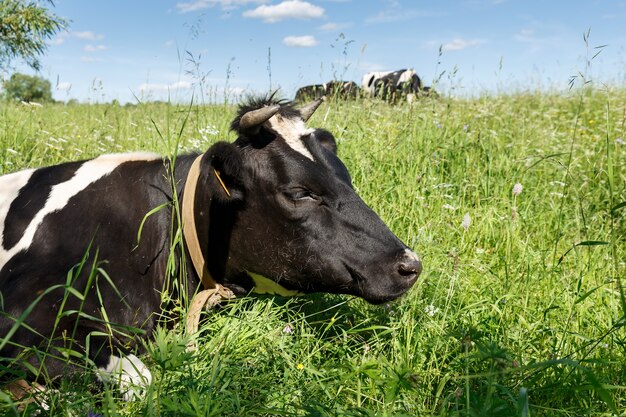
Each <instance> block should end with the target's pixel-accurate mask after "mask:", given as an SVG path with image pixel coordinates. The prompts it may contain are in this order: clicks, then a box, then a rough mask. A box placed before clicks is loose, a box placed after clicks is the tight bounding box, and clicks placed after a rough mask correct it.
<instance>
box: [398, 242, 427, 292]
mask: <svg viewBox="0 0 626 417" xmlns="http://www.w3.org/2000/svg"><path fill="white" fill-rule="evenodd" d="M396 271H397V273H398V275H399V276H400V277H401V278H400V279H399V281H402V280H404V282H405V284H406V285H407V287H411V286H412V285H413V284H415V281H417V278H418V277H419V276H420V274H421V273H422V262H421V261H420V258H419V257H418V256H417V254H415V252H413V251H411V250H409V249H406V250H405V252H404V255H403V256H402V257H401V258H400V259H399V260H398V262H397V264H396Z"/></svg>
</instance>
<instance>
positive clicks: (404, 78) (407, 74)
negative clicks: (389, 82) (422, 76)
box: [396, 69, 416, 86]
mask: <svg viewBox="0 0 626 417" xmlns="http://www.w3.org/2000/svg"><path fill="white" fill-rule="evenodd" d="M414 75H416V74H415V71H413V70H412V69H408V70H406V71H404V72H403V73H402V74H400V77H399V78H398V82H397V84H396V85H398V86H399V85H400V84H402V83H406V82H409V81H411V78H412V77H413V76H414Z"/></svg>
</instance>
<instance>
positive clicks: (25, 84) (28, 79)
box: [2, 73, 52, 103]
mask: <svg viewBox="0 0 626 417" xmlns="http://www.w3.org/2000/svg"><path fill="white" fill-rule="evenodd" d="M2 87H3V89H4V96H5V97H6V98H8V99H14V100H21V101H26V102H33V101H35V102H39V103H42V102H47V101H52V88H51V85H50V81H48V80H46V79H45V78H42V77H38V76H36V75H26V74H19V73H15V74H13V75H11V78H10V79H9V80H6V81H4V82H3V83H2Z"/></svg>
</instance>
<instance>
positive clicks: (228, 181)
mask: <svg viewBox="0 0 626 417" xmlns="http://www.w3.org/2000/svg"><path fill="white" fill-rule="evenodd" d="M242 167H243V158H242V156H241V152H240V150H239V149H238V148H237V147H236V146H235V145H233V144H232V143H228V142H217V143H216V144H214V145H213V146H211V147H210V148H209V149H208V150H207V151H206V152H205V153H204V156H203V157H202V168H201V172H202V174H201V175H202V179H203V181H205V184H206V185H207V186H208V187H209V189H210V190H213V193H212V195H213V197H214V198H216V199H217V201H219V202H220V203H224V204H230V203H238V202H241V201H243V198H244V193H245V188H244V185H243V171H242Z"/></svg>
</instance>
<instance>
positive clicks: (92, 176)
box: [0, 152, 161, 269]
mask: <svg viewBox="0 0 626 417" xmlns="http://www.w3.org/2000/svg"><path fill="white" fill-rule="evenodd" d="M160 158H161V157H160V156H159V155H157V154H155V153H149V152H136V153H127V154H110V155H102V156H99V157H97V158H95V159H92V160H90V161H86V162H85V163H83V164H82V165H81V166H80V168H78V170H77V171H76V173H75V174H74V176H73V177H72V178H70V179H69V180H67V181H65V182H62V183H59V184H57V185H55V186H53V187H52V189H51V190H50V195H49V196H48V199H47V200H46V204H45V205H44V207H43V208H42V209H41V210H40V211H39V212H38V213H37V214H36V215H35V216H34V217H33V219H32V220H31V222H30V224H29V225H28V227H27V228H26V230H25V231H24V235H23V236H22V238H21V239H20V241H19V242H17V244H15V245H14V246H13V247H11V248H4V246H2V245H0V269H2V267H3V266H4V265H5V264H6V263H7V262H8V261H9V259H11V258H12V257H13V256H15V254H17V253H18V252H20V251H22V250H24V249H28V248H29V247H30V245H31V244H32V242H33V238H34V236H35V232H36V231H37V229H38V228H39V226H40V225H41V223H42V222H43V220H44V218H45V217H46V216H47V215H48V214H50V213H53V212H55V211H58V210H61V209H62V208H63V207H65V205H66V204H67V202H68V201H69V199H70V198H72V197H73V196H75V195H76V194H78V193H79V192H80V191H82V190H84V189H85V188H86V187H87V186H89V185H90V184H91V183H93V182H95V181H97V180H99V179H100V178H102V177H104V176H106V175H108V174H110V173H111V172H112V171H113V170H114V169H115V168H117V167H118V166H120V164H122V163H124V162H130V161H149V160H155V159H160ZM33 171H34V170H29V171H21V172H17V173H15V174H9V175H6V176H3V177H0V198H1V200H0V201H1V202H0V215H1V216H2V217H0V221H2V226H1V227H2V231H4V220H5V219H6V216H7V214H8V209H9V207H10V205H11V201H13V200H14V199H15V197H17V195H18V193H19V190H20V189H21V188H22V187H23V186H24V185H25V184H26V182H28V179H29V178H30V176H31V175H32V173H33ZM14 176H15V177H14ZM5 190H6V195H7V197H8V199H5V198H4V197H5ZM5 206H6V209H5Z"/></svg>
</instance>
